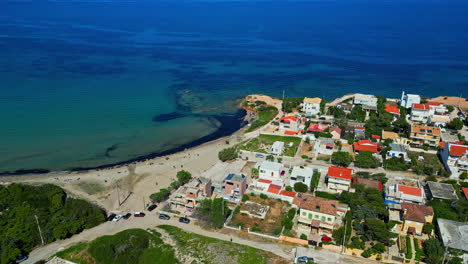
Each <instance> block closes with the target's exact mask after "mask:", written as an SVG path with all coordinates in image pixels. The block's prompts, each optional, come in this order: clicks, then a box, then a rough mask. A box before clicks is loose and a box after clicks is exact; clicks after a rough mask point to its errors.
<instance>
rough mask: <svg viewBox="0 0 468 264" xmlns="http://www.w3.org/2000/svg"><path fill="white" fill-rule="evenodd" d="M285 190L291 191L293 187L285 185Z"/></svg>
mask: <svg viewBox="0 0 468 264" xmlns="http://www.w3.org/2000/svg"><path fill="white" fill-rule="evenodd" d="M285 190H286V191H289V192H291V191H292V190H293V188H292V187H291V186H289V185H288V186H286V187H285Z"/></svg>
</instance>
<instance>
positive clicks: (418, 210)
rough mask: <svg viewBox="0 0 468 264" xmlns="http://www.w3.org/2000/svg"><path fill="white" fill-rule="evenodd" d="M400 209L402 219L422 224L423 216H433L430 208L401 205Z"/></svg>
mask: <svg viewBox="0 0 468 264" xmlns="http://www.w3.org/2000/svg"><path fill="white" fill-rule="evenodd" d="M401 209H403V219H405V220H411V221H416V222H419V223H424V222H426V221H425V217H424V216H431V215H434V210H433V209H432V207H430V206H425V205H419V204H411V203H402V204H401Z"/></svg>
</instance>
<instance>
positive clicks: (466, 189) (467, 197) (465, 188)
mask: <svg viewBox="0 0 468 264" xmlns="http://www.w3.org/2000/svg"><path fill="white" fill-rule="evenodd" d="M462 190H463V193H464V194H465V198H466V199H468V188H467V187H463V188H462Z"/></svg>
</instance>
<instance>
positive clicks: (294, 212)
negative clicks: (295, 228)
mask: <svg viewBox="0 0 468 264" xmlns="http://www.w3.org/2000/svg"><path fill="white" fill-rule="evenodd" d="M295 215H296V209H295V208H291V209H289V211H288V217H289V219H291V220H293V219H294V216H295Z"/></svg>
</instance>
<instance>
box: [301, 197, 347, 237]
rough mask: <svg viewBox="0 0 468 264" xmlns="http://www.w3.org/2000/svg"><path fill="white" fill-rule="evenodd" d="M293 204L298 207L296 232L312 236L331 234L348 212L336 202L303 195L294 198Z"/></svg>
mask: <svg viewBox="0 0 468 264" xmlns="http://www.w3.org/2000/svg"><path fill="white" fill-rule="evenodd" d="M293 204H294V205H296V206H297V207H298V217H297V230H298V231H300V232H305V233H313V234H331V233H332V231H333V229H334V228H335V227H336V225H337V222H338V219H341V217H343V215H344V214H345V213H346V211H347V210H348V206H347V205H345V204H340V203H339V202H338V201H335V200H328V199H323V198H319V197H313V196H309V195H304V194H302V195H301V197H299V196H296V197H295V198H294V201H293Z"/></svg>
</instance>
